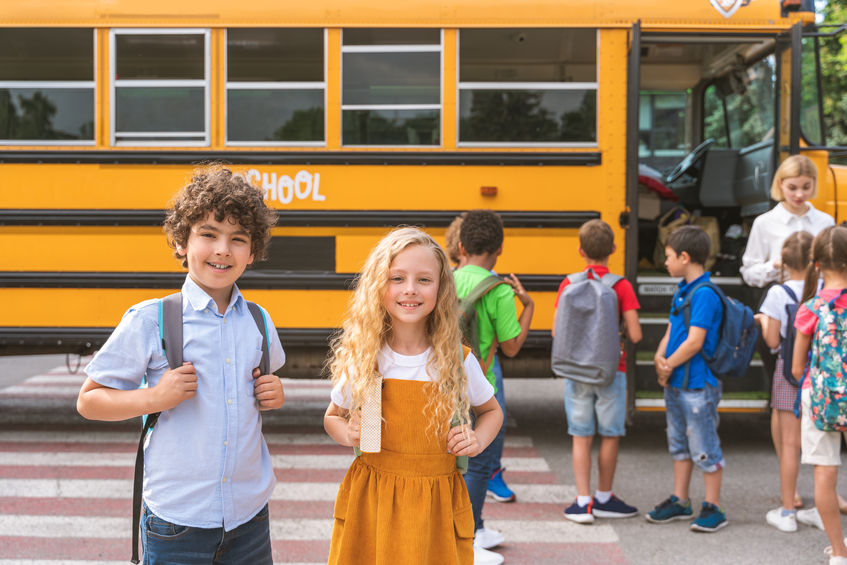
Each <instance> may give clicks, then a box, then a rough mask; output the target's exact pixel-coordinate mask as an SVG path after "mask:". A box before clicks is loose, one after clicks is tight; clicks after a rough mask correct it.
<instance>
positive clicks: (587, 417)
mask: <svg viewBox="0 0 847 565" xmlns="http://www.w3.org/2000/svg"><path fill="white" fill-rule="evenodd" d="M565 414H566V415H567V418H568V433H569V434H570V435H572V436H579V437H587V436H593V435H594V434H595V432H597V433H599V434H600V435H601V436H604V437H621V436H623V435H625V434H626V373H624V372H623V371H618V372H617V374H616V375H615V380H613V381H612V383H611V384H610V385H608V386H597V385H588V384H584V383H580V382H577V381H574V380H571V379H565Z"/></svg>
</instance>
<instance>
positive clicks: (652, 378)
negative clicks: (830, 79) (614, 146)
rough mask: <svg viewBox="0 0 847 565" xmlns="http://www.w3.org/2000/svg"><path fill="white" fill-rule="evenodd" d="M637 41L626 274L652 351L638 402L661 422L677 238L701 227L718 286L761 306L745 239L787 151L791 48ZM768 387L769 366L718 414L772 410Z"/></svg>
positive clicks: (742, 42)
mask: <svg viewBox="0 0 847 565" xmlns="http://www.w3.org/2000/svg"><path fill="white" fill-rule="evenodd" d="M639 32H640V33H639ZM633 39H634V41H633V46H634V48H633V49H632V50H631V51H630V65H631V70H632V73H633V74H632V75H631V76H630V93H629V95H630V98H629V99H628V105H629V106H630V107H631V108H632V111H631V112H630V113H629V114H628V117H629V124H628V125H629V128H630V129H629V130H628V131H630V135H629V138H628V143H629V150H630V152H631V155H632V156H633V157H632V161H633V162H635V165H634V166H632V167H630V171H629V172H630V175H632V176H631V177H630V180H629V183H628V192H627V194H628V199H629V200H628V202H630V203H631V204H630V206H631V209H632V210H633V217H634V220H633V222H632V224H631V225H632V228H631V232H632V233H631V235H630V238H631V240H628V241H627V266H628V268H630V269H631V271H628V274H630V275H631V274H632V271H634V273H635V280H636V292H637V293H638V298H639V301H640V303H641V307H642V309H641V312H640V314H641V322H642V328H643V330H644V339H643V341H642V342H641V343H640V344H639V345H638V349H637V353H636V355H634V356H633V358H634V362H635V367H634V374H635V375H636V378H635V379H632V380H633V381H634V389H635V390H634V391H633V393H634V394H633V395H632V396H633V397H634V402H633V404H634V407H635V409H637V410H661V409H663V408H664V401H663V393H662V389H661V387H659V385H658V383H657V381H656V375H655V371H654V368H653V356H654V354H655V349H656V346H657V345H658V343H659V341H660V340H661V338H662V336H663V335H664V333H665V331H666V329H667V319H668V311H669V307H670V300H671V296H672V295H673V293H674V291H675V290H676V288H677V282H678V281H677V279H673V278H671V277H670V276H669V275H668V273H667V271H666V270H665V267H664V241H665V240H666V237H667V234H668V233H669V231H670V228H672V227H673V226H674V225H680V224H684V223H694V224H696V225H699V226H701V227H703V229H705V230H706V232H707V233H709V235H710V237H711V238H712V241H713V254H712V256H710V258H709V261H708V263H707V267H708V269H709V270H710V271H711V273H712V280H713V281H714V282H716V283H717V284H719V285H720V286H721V287H722V288H723V289H724V291H725V292H726V293H727V294H728V295H730V296H735V297H737V298H739V299H741V300H743V301H744V302H746V303H748V304H751V303H754V304H753V305H754V306H755V301H756V300H757V297H756V296H753V295H754V294H755V293H756V291H757V290H758V289H755V290H753V289H750V288H749V287H746V286H744V285H742V283H741V278H740V276H739V267H740V263H741V255H742V254H743V251H744V245H745V242H746V240H745V238H744V233H746V230H747V229H748V228H749V224H750V223H751V222H752V218H753V217H755V216H756V215H758V214H760V213H762V212H765V211H767V210H768V209H769V208H770V200H769V189H770V181H771V178H772V175H773V170H774V166H775V164H776V162H777V157H778V155H777V149H778V148H779V146H780V143H781V142H780V139H781V136H780V132H779V131H778V129H779V128H778V126H777V124H778V122H779V120H778V108H779V107H780V93H779V89H778V88H777V85H778V84H779V82H778V76H779V74H780V72H781V69H780V60H781V59H780V54H781V51H780V48H781V47H780V46H779V45H778V40H777V34H776V33H775V32H773V31H771V32H768V33H759V32H756V33H752V32H744V33H729V32H725V33H723V32H722V33H696V34H695V33H690V34H686V33H682V32H652V31H646V30H638V28H635V31H634V33H633ZM636 47H637V48H636ZM789 49H790V45H789ZM635 69H637V70H638V76H635V75H634V73H635ZM786 142H787V138H786ZM628 164H629V163H628ZM633 241H635V242H637V243H635V244H634V245H633V244H632V242H633ZM759 292H760V291H759ZM769 382H770V378H769V375H767V374H766V372H765V371H764V370H763V368H762V363H761V361H760V360H758V359H754V361H753V364H752V365H751V368H750V370H749V371H748V373H747V375H746V376H745V377H742V378H740V379H731V380H726V381H724V383H723V385H724V400H723V401H722V404H721V406H720V409H721V410H732V411H759V410H765V409H766V408H767V398H768V393H769V390H768V389H769V387H768V383H769Z"/></svg>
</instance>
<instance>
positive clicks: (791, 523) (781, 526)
mask: <svg viewBox="0 0 847 565" xmlns="http://www.w3.org/2000/svg"><path fill="white" fill-rule="evenodd" d="M765 520H767V521H768V524H770V525H771V526H773V527H774V528H776V529H777V530H779V531H780V532H796V531H797V518H796V516H795V515H794V512H792V513H790V514H788V515H783V514H782V507H781V506H780V507H779V508H774V509H773V510H769V511H768V513H767V514H765Z"/></svg>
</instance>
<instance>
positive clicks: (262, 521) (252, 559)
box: [141, 504, 273, 565]
mask: <svg viewBox="0 0 847 565" xmlns="http://www.w3.org/2000/svg"><path fill="white" fill-rule="evenodd" d="M141 547H142V549H143V551H144V556H143V559H142V563H144V565H154V564H157V563H162V564H165V563H179V564H180V565H201V564H202V565H209V564H212V563H214V564H216V565H217V564H221V565H223V564H232V565H240V564H242V563H250V564H251V565H252V564H254V563H255V564H261V565H273V552H272V550H271V533H270V521H269V519H268V506H267V504H266V505H265V507H264V508H262V509H261V510H260V511H259V513H258V514H256V515H255V516H254V517H253V518H251V519H250V521H248V522H246V523H244V524H242V525H240V526H238V527H237V528H235V529H234V530H231V531H229V532H224V529H223V528H192V527H189V526H180V525H178V524H172V523H171V522H168V521H166V520H162V519H161V518H159V517H158V516H156V515H155V514H153V513H152V512H150V509H149V508H147V505H146V504H144V505H143V507H142V514H141Z"/></svg>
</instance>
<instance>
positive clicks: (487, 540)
mask: <svg viewBox="0 0 847 565" xmlns="http://www.w3.org/2000/svg"><path fill="white" fill-rule="evenodd" d="M459 245H460V252H461V253H462V254H463V255H464V256H465V257H466V263H465V265H464V266H463V267H461V268H459V269H457V270H456V271H454V273H453V275H454V277H455V281H456V292H457V294H458V295H459V297H460V298H462V297H464V296H467V295H468V294H469V293H470V292H471V290H473V288H474V287H475V286H476V285H477V284H479V283H480V282H481V281H482V280H484V279H485V278H486V277H489V276H491V270H492V269H493V268H494V266H495V265H496V264H497V258H498V257H499V256H500V254H501V253H502V252H503V221H502V220H501V219H500V216H499V215H498V214H496V213H495V212H493V211H491V210H470V211H469V212H467V214H466V215H465V217H464V220H463V221H462V224H461V228H460V233H459ZM505 281H506V282H507V283H508V284H501V285H498V286H495V287H494V288H493V289H492V290H490V291H489V292H488V293H487V294H485V295H483V297H482V298H480V299H479V300H478V301H477V303H476V306H475V310H476V313H477V320H478V326H479V350H480V354H481V359H480V363H481V364H482V365H483V369H484V370H485V376H486V377H487V378H488V380H489V382H491V384H492V385H494V389H495V397H496V398H497V402H498V403H499V404H500V408H501V409H502V410H503V413H504V414H505V411H506V407H505V400H504V392H503V373H502V371H497V370H496V369H495V368H499V364H496V363H494V362H493V361H492V362H490V363H489V366H486V361H488V360H489V359H494V355H493V353H494V352H496V349H497V347H498V344H499V347H500V349H501V350H502V351H503V353H504V354H505V355H507V356H509V357H514V356H515V355H517V354H518V352H519V351H520V349H521V346H523V343H524V341H526V337H527V334H528V333H529V325H530V322H531V321H532V314H533V312H534V309H535V304H534V302H533V300H532V298H531V297H530V296H529V294H527V292H526V290H525V289H524V287H523V286H522V285H521V283H520V281H519V280H518V278H517V277H516V276H515V275H514V274H511V275H509V276H507V277H505ZM515 296H517V298H518V300H519V301H520V302H521V304H522V305H523V311H522V312H521V314H520V316H518V315H517V310H516V309H515ZM505 420H506V419H505V416H504V418H503V421H504V424H503V426H502V427H501V428H500V433H499V434H497V437H496V438H495V439H494V441H492V442H491V444H490V445H489V446H488V447H487V448H486V449H485V451H483V452H482V453H480V454H479V455H477V456H476V457H472V458H471V459H470V461H469V464H468V471H467V473H466V474H465V482H466V483H467V486H468V494H469V495H470V499H471V506H472V507H473V514H474V527H475V535H474V563H475V565H482V564H489V563H491V564H497V563H502V562H503V557H502V556H501V555H499V554H497V553H494V552H492V551H488V549H489V548H491V547H495V546H497V545H499V544H501V543H502V542H503V535H502V534H501V533H500V532H497V531H495V530H491V529H488V528H485V526H484V524H483V520H482V507H483V505H484V503H485V495H486V491H487V489H488V482H489V479H490V477H491V475H492V474H494V473H495V472H497V471H500V473H501V474H502V470H500V469H499V468H495V465H496V461H498V460H499V458H500V454H501V453H502V451H503V438H504V435H505ZM498 467H499V466H498Z"/></svg>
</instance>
